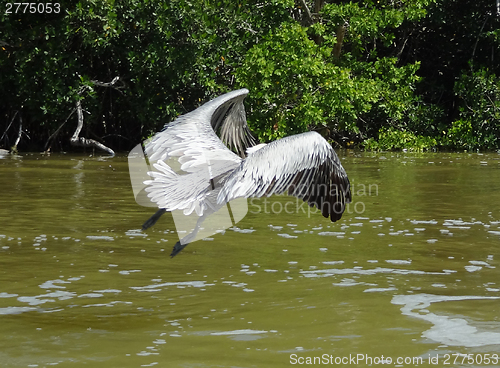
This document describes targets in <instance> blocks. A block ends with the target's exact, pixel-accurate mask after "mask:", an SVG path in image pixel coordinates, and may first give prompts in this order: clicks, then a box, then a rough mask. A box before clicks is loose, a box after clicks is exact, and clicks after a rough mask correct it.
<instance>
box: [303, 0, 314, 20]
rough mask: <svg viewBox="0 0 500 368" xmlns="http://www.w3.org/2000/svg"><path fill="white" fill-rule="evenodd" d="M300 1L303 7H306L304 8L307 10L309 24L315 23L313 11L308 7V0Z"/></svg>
mask: <svg viewBox="0 0 500 368" xmlns="http://www.w3.org/2000/svg"><path fill="white" fill-rule="evenodd" d="M300 3H301V5H302V7H303V8H304V10H305V12H306V15H307V21H308V22H309V24H314V19H313V17H312V14H311V11H310V10H309V8H308V7H307V4H306V0H300Z"/></svg>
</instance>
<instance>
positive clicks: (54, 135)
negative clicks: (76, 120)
mask: <svg viewBox="0 0 500 368" xmlns="http://www.w3.org/2000/svg"><path fill="white" fill-rule="evenodd" d="M75 111H76V108H74V109H73V110H71V112H70V113H69V115H68V117H67V118H66V120H64V122H63V123H62V124H61V125H59V128H57V130H56V131H55V132H54V133H52V134H51V135H50V137H49V139H47V143H45V150H44V151H45V152H48V151H50V147H51V146H49V142H50V141H51V140H52V139H54V138H55V137H57V135H58V134H59V131H60V130H61V128H62V127H63V126H64V124H66V122H67V121H68V120H69V118H70V117H71V115H73V114H74V113H75Z"/></svg>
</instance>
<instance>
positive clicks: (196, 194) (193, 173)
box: [144, 89, 256, 216]
mask: <svg viewBox="0 0 500 368" xmlns="http://www.w3.org/2000/svg"><path fill="white" fill-rule="evenodd" d="M247 94H248V90H247V89H240V90H237V91H233V92H229V93H226V94H225V95H222V96H220V97H217V98H215V99H213V100H211V101H209V102H207V103H205V104H204V105H202V106H200V107H199V108H197V109H196V110H194V111H192V112H190V113H187V114H185V115H181V116H179V117H178V118H177V119H176V120H174V121H173V122H171V123H170V124H167V125H166V126H165V127H164V129H163V130H162V131H161V132H159V133H157V134H156V135H154V136H153V137H152V138H151V139H150V140H149V141H148V142H147V143H146V144H145V147H144V151H145V153H146V156H147V157H148V159H149V162H150V164H152V166H151V171H150V172H148V174H149V176H150V177H151V180H147V181H146V182H145V184H146V185H148V187H147V188H146V191H147V192H148V197H149V198H150V199H151V201H153V202H154V203H156V204H157V205H158V207H159V208H164V209H166V210H168V211H172V210H175V209H179V210H184V212H185V213H186V214H188V213H191V212H193V211H196V213H197V214H198V215H200V216H201V215H202V214H203V212H204V211H205V209H206V208H207V206H209V205H210V203H208V202H207V198H208V195H209V193H210V190H213V189H214V184H215V182H214V181H212V179H216V181H217V182H219V181H220V180H221V178H224V177H225V176H226V175H227V173H228V172H229V171H230V170H233V169H234V168H236V167H237V166H238V165H239V163H240V162H241V158H240V157H239V156H238V155H236V154H235V153H233V152H232V151H231V150H229V149H228V148H227V147H226V145H225V144H224V143H223V142H222V141H221V140H220V139H219V137H218V136H217V134H216V132H219V133H220V134H221V136H222V137H223V138H224V139H225V140H226V142H227V143H228V144H229V146H230V147H232V148H234V149H235V150H236V151H237V152H239V153H240V152H242V153H243V154H244V152H245V149H246V148H248V147H249V146H252V145H254V144H255V143H256V142H255V140H254V138H253V137H252V135H251V134H250V131H249V129H248V126H247V124H246V117H245V108H244V106H243V100H244V98H245V97H246V95H247ZM174 169H175V170H174ZM219 186H220V184H219Z"/></svg>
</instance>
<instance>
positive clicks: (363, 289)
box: [0, 153, 500, 367]
mask: <svg viewBox="0 0 500 368" xmlns="http://www.w3.org/2000/svg"><path fill="white" fill-rule="evenodd" d="M341 156H342V161H343V164H344V167H345V168H346V170H347V172H348V174H349V177H350V178H351V182H352V185H353V190H354V202H353V203H352V204H351V205H350V207H349V209H348V213H346V214H345V215H344V217H343V218H342V220H341V221H340V222H338V223H335V224H332V223H330V222H329V221H328V220H326V219H324V218H323V217H321V215H319V214H314V213H308V211H309V210H308V207H306V206H301V203H300V202H297V201H296V200H295V199H294V198H292V197H284V196H282V197H272V198H269V199H267V201H263V200H255V201H253V202H251V203H249V210H250V213H249V214H248V215H247V216H246V217H245V218H244V220H243V221H241V222H240V223H238V224H237V226H238V228H232V229H229V230H227V231H226V232H225V234H217V235H214V236H213V237H211V238H210V239H206V240H204V241H199V242H195V243H192V244H190V245H189V246H188V247H187V248H186V249H185V250H184V251H183V252H182V253H181V254H179V255H178V256H177V257H175V258H174V259H170V258H169V256H168V255H169V254H170V250H171V248H172V246H173V245H174V243H175V242H176V241H177V240H178V236H177V234H176V233H175V228H174V225H173V221H172V216H171V215H165V216H163V217H162V218H161V220H160V221H159V222H158V223H157V225H156V226H155V227H153V228H152V229H149V230H148V231H147V232H141V231H140V230H139V229H140V226H141V224H142V223H143V222H144V221H145V220H146V219H147V218H148V217H149V216H150V215H151V214H152V213H153V212H154V210H153V209H151V208H144V207H140V206H139V205H137V204H136V203H135V201H134V198H133V195H132V191H131V187H130V182H129V176H128V169H127V161H126V157H125V156H123V157H115V158H100V157H84V156H71V155H52V156H41V155H38V154H33V155H29V154H26V155H23V156H18V157H11V156H7V157H4V158H2V159H0V194H1V199H0V204H1V207H0V362H1V366H2V367H49V366H61V367H80V366H92V367H140V366H143V367H148V366H159V367H281V366H291V365H303V366H305V365H307V363H308V362H309V363H311V362H312V363H316V364H315V366H318V365H331V366H367V365H370V364H371V365H377V364H378V363H387V364H388V365H389V366H395V367H396V366H398V367H409V366H411V367H413V366H417V364H418V366H421V367H426V366H433V367H436V366H450V367H460V366H464V367H465V366H466V367H473V366H478V367H483V366H495V365H496V366H498V364H500V358H499V357H498V355H497V358H496V361H495V355H494V354H500V262H499V259H500V248H499V244H500V191H499V189H498V188H499V183H500V160H499V159H500V156H499V155H497V154H484V155H480V154H464V153H453V154H421V155H412V154H403V153H401V154H393V153H386V154H359V153H347V154H343V155H341ZM465 354H469V355H465ZM353 357H355V358H356V359H357V360H356V361H354V360H352V359H353ZM471 357H472V359H473V360H472V361H470V360H469V361H467V359H470V358H471ZM398 358H402V359H399V360H398ZM466 358H467V359H466ZM347 359H350V360H349V361H347ZM370 359H372V361H370ZM436 359H438V360H439V361H438V364H437V365H436V364H434V363H436V362H437V361H436ZM446 359H448V360H446ZM480 359H481V361H480ZM487 359H489V360H487ZM495 362H496V364H494V363H495ZM354 363H355V364H354ZM446 363H448V364H446ZM309 366H310V365H309Z"/></svg>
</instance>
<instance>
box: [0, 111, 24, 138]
mask: <svg viewBox="0 0 500 368" xmlns="http://www.w3.org/2000/svg"><path fill="white" fill-rule="evenodd" d="M18 112H19V111H17V110H16V113H15V114H14V116H13V117H12V119H11V120H10V123H9V126H8V127H7V129H5V132H3V134H2V138H0V141H1V140H2V139H3V137H5V134H7V131H8V130H9V128H10V126H11V125H12V123H13V122H14V119H15V118H16V116H17V113H18Z"/></svg>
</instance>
